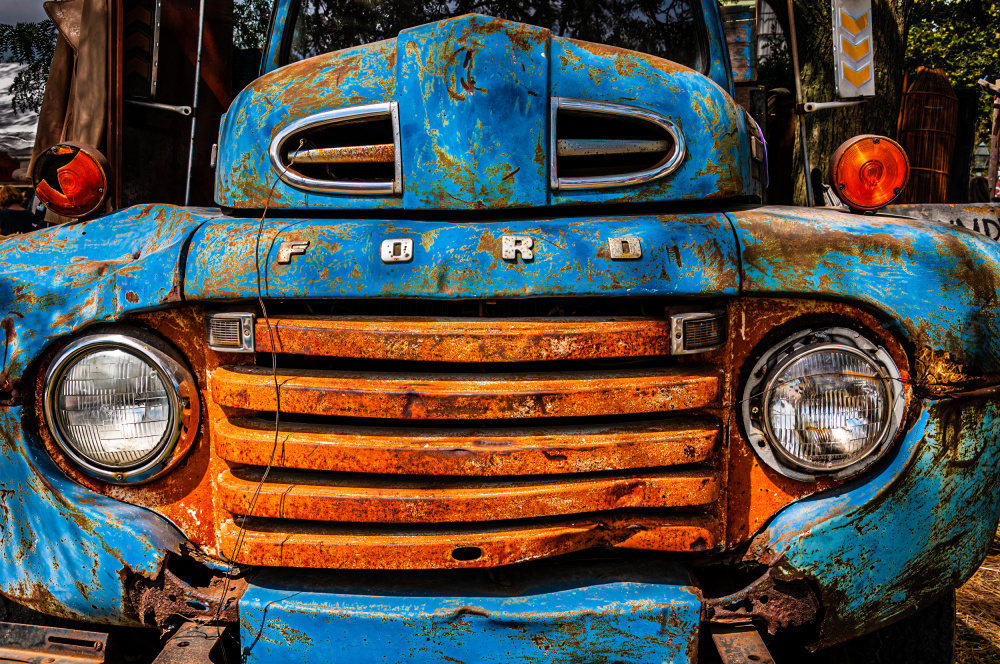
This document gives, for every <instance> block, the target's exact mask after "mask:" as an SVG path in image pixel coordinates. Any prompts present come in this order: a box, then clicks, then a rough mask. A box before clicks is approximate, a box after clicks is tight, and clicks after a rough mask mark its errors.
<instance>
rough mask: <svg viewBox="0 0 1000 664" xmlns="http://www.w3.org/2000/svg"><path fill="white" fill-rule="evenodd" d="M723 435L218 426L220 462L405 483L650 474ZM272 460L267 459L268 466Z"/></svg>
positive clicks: (686, 459) (712, 428)
mask: <svg viewBox="0 0 1000 664" xmlns="http://www.w3.org/2000/svg"><path fill="white" fill-rule="evenodd" d="M719 430H720V426H719V423H718V421H716V420H714V419H711V418H676V419H671V420H669V421H665V422H664V421H660V422H637V423H633V424H620V425H614V426H602V425H598V426H574V427H554V426H553V427H544V428H543V427H523V428H506V429H504V430H503V431H497V430H468V429H467V430H461V429H458V430H456V429H414V428H401V427H395V428H389V427H353V426H332V425H320V424H282V425H281V429H280V433H279V435H278V447H277V449H276V450H275V449H274V438H275V436H274V422H273V421H268V420H264V419H234V420H218V421H216V422H215V423H214V425H213V428H212V437H213V439H214V441H215V445H216V451H217V453H218V454H219V455H220V456H221V457H223V458H224V459H228V460H229V461H233V462H236V463H241V464H248V465H258V466H265V465H267V464H268V463H271V464H273V465H274V466H275V467H278V468H301V469H303V470H330V471H342V472H356V473H397V474H409V475H480V476H482V475H532V474H539V475H541V474H555V473H580V472H593V471H602V470H616V469H620V470H627V469H631V468H655V467H657V466H673V465H678V464H685V463H695V462H699V461H704V460H705V459H707V458H708V457H709V455H710V454H711V453H712V451H713V449H714V448H715V444H716V441H717V439H718V435H719ZM272 451H273V452H274V454H273V458H272Z"/></svg>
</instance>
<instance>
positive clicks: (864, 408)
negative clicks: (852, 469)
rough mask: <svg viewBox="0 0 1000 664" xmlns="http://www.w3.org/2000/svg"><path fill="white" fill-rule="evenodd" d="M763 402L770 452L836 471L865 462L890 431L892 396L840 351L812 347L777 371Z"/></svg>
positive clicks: (853, 355)
mask: <svg viewBox="0 0 1000 664" xmlns="http://www.w3.org/2000/svg"><path fill="white" fill-rule="evenodd" d="M763 397H764V398H763V400H762V404H761V405H762V410H763V414H764V420H765V426H766V428H767V429H768V431H769V433H770V438H771V440H772V442H773V445H774V449H775V451H776V452H777V453H778V454H779V455H780V456H784V457H785V458H786V459H787V460H788V461H791V462H792V463H794V464H795V465H798V466H801V467H804V468H808V469H812V470H836V469H839V468H844V467H847V466H850V465H851V464H853V463H855V462H856V461H858V460H859V459H862V458H864V457H865V456H866V455H867V454H868V453H869V452H871V450H872V449H873V448H874V447H875V446H877V445H878V444H879V443H880V442H881V441H882V439H883V435H884V434H885V432H886V429H887V427H888V426H889V419H890V413H891V410H892V395H891V393H890V390H889V385H888V379H887V377H886V376H885V375H884V374H883V372H882V371H881V370H880V369H879V367H878V366H876V365H875V363H874V362H872V361H871V360H869V359H868V358H867V357H865V356H864V355H862V354H861V353H860V352H855V351H853V350H851V349H848V348H845V347H839V348H823V347H820V348H813V349H810V350H808V351H807V352H805V353H802V354H799V355H796V356H793V357H791V358H789V359H788V361H787V362H786V363H785V364H784V366H779V367H776V369H775V372H774V375H773V376H772V377H771V378H770V380H769V381H768V386H767V389H766V390H765V392H764V395H763Z"/></svg>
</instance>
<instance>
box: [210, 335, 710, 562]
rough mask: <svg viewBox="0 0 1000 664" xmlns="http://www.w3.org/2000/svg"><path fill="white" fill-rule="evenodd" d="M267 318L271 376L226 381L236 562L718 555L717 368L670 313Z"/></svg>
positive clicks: (221, 380)
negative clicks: (672, 335)
mask: <svg viewBox="0 0 1000 664" xmlns="http://www.w3.org/2000/svg"><path fill="white" fill-rule="evenodd" d="M270 322H271V325H272V329H271V332H270V334H269V333H268V331H267V329H266V327H265V324H264V323H263V321H258V323H257V325H256V344H257V350H258V352H261V355H260V358H261V360H263V359H264V358H266V359H267V362H266V364H267V365H268V366H255V365H249V366H228V367H220V368H219V369H217V370H216V371H215V372H214V373H213V374H212V376H211V393H212V398H213V399H214V401H215V403H216V404H217V405H218V406H221V411H222V412H224V413H225V415H226V416H225V417H221V418H217V419H215V420H214V421H213V424H212V434H213V442H214V445H215V448H216V450H217V452H218V454H219V455H220V456H221V457H222V458H223V459H225V460H226V462H227V463H228V468H227V469H225V470H224V471H223V472H222V473H221V474H219V476H218V478H217V486H218V491H219V496H220V498H221V503H222V506H223V507H224V508H225V515H224V517H223V523H222V524H221V533H222V535H221V539H222V541H221V544H222V549H223V553H225V554H226V555H229V556H233V555H234V554H235V560H236V562H239V563H246V564H255V565H281V566H293V567H328V568H368V569H421V568H446V567H468V566H481V567H485V566H495V565H503V564H509V563H515V562H519V561H524V560H530V559H533V558H539V557H545V556H553V555H559V554H564V553H570V552H575V551H580V550H583V549H587V548H591V547H623V548H631V549H646V550H656V551H699V550H705V549H708V548H711V547H714V546H715V545H716V544H717V543H718V541H719V538H720V536H721V533H720V524H719V522H718V521H717V519H716V517H715V516H713V510H712V509H711V506H712V505H713V503H715V501H716V500H717V499H718V498H719V494H720V488H721V486H720V485H721V477H720V473H719V471H718V469H717V467H716V465H715V464H716V461H715V451H716V446H717V445H718V440H719V438H720V430H721V425H720V422H719V420H718V419H717V418H716V417H715V416H714V415H713V414H712V412H713V409H714V408H716V407H717V406H718V405H719V394H720V391H721V389H720V387H721V377H720V370H719V369H718V367H715V366H710V365H705V364H697V363H689V362H685V363H681V362H678V361H677V360H676V359H675V358H670V357H669V356H668V355H667V353H668V352H669V346H670V344H669V341H670V340H669V329H670V326H669V322H668V321H667V320H666V319H662V318H582V317H580V318H507V319H469V318H412V317H411V318H400V317H384V316H383V317H373V316H367V317H366V316H355V317H334V316H326V317H306V316H298V317H292V316H286V317H282V318H272V319H271V321H270ZM271 350H274V351H275V352H276V353H278V354H279V355H278V357H279V358H280V363H279V369H278V372H277V383H278V386H279V389H280V402H281V404H280V407H281V421H282V424H281V426H280V431H279V432H278V434H277V437H276V436H275V430H274V411H275V409H276V407H277V390H276V389H275V378H274V376H273V375H272V370H271V367H270V351H271ZM612 363H614V364H618V365H622V366H614V367H612V366H609V364H612ZM263 364H265V363H264V362H261V365H263ZM632 365H635V366H634V367H633V366H632ZM387 366H395V367H398V369H397V370H395V371H385V370H384V369H385V368H386V367H387ZM512 367H514V368H516V370H515V369H512ZM524 367H527V368H528V369H530V370H521V369H522V368H524ZM371 368H374V369H376V370H371ZM269 464H270V465H271V466H272V468H271V470H270V472H268V473H266V476H265V472H264V469H265V468H266V467H267V466H268V465H269ZM251 507H252V516H247V515H248V514H251ZM238 539H241V544H240V545H239V547H238V551H237V540H238Z"/></svg>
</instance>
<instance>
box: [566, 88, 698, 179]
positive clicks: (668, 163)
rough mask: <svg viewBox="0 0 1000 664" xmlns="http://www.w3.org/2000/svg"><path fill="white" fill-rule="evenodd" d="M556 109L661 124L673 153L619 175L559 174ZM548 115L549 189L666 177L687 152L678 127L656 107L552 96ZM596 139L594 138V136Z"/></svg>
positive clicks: (678, 165)
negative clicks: (650, 166) (671, 144)
mask: <svg viewBox="0 0 1000 664" xmlns="http://www.w3.org/2000/svg"><path fill="white" fill-rule="evenodd" d="M559 109H565V110H571V111H578V112H581V113H585V114H590V115H595V116H600V115H616V116H621V117H627V118H632V119H638V120H644V121H646V122H650V123H652V124H655V125H656V126H658V127H660V128H661V129H662V130H663V131H665V132H667V134H669V135H670V137H671V138H672V139H673V141H674V151H673V153H672V154H671V155H670V156H669V157H668V158H667V159H665V160H664V161H663V162H661V163H660V164H657V165H656V166H655V167H653V168H649V169H646V170H644V171H637V172H635V173H626V174H622V175H601V176H595V177H571V178H569V177H567V178H563V177H559V172H558V166H557V158H558V156H559V154H558V152H559V141H558V139H557V135H558V131H557V126H558V125H557V122H558V120H557V117H558V114H559ZM549 112H550V118H549V125H550V126H549V185H550V186H551V187H552V189H555V190H559V189H597V188H604V187H626V186H629V185H636V184H643V183H646V182H651V181H653V180H657V179H659V178H663V177H666V176H668V175H670V174H671V173H673V172H674V171H676V170H677V169H678V168H680V166H681V164H682V163H683V162H684V157H685V156H687V144H686V143H685V141H684V134H683V133H682V132H681V129H680V127H678V126H677V124H675V123H674V121H673V120H670V119H669V118H667V117H666V116H663V115H660V114H659V113H657V112H656V111H651V110H648V109H645V108H637V107H635V106H627V105H625V104H613V103H611V102H606V101H589V100H586V99H572V98H569V97H552V99H551V102H550V110H549ZM595 140H597V139H595Z"/></svg>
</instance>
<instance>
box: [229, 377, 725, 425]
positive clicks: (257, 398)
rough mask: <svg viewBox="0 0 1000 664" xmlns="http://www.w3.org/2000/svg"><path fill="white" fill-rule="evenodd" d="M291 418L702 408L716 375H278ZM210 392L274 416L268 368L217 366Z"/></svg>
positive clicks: (711, 396)
mask: <svg viewBox="0 0 1000 664" xmlns="http://www.w3.org/2000/svg"><path fill="white" fill-rule="evenodd" d="M277 382H278V384H279V386H280V390H281V410H282V411H283V412H288V413H311V414H315V415H340V416H353V417H379V418H399V419H508V418H511V419H518V418H535V417H579V416H588V415H622V414H626V413H653V412H659V411H671V410H682V409H689V408H703V407H706V406H709V405H711V404H713V403H714V402H715V400H716V397H717V395H718V393H719V371H718V369H714V368H709V367H694V366H691V365H685V366H681V367H669V368H663V369H639V370H630V371H594V372H560V373H538V374H459V375H450V376H449V375H441V374H390V373H383V374H379V373H352V372H346V371H309V370H294V371H293V370H281V371H280V372H279V374H278V377H277ZM212 393H213V396H214V398H215V400H216V402H217V403H219V404H221V405H223V406H231V407H235V408H245V409H249V410H257V411H273V410H275V409H276V405H277V401H276V398H275V397H276V395H275V381H274V378H273V377H272V375H271V371H270V370H269V369H266V368H263V367H255V366H245V367H242V366H238V367H221V368H219V369H217V370H216V371H215V372H214V373H213V374H212Z"/></svg>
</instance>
